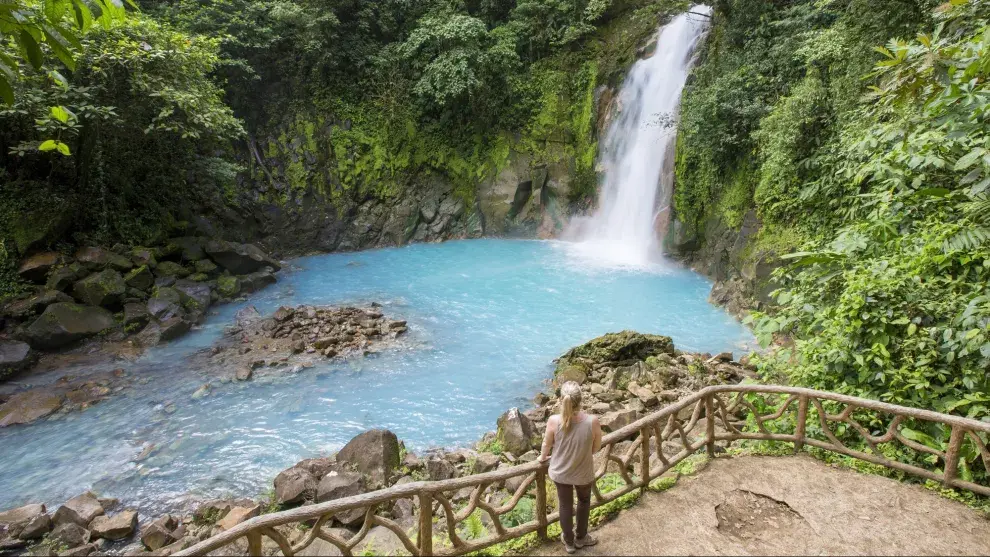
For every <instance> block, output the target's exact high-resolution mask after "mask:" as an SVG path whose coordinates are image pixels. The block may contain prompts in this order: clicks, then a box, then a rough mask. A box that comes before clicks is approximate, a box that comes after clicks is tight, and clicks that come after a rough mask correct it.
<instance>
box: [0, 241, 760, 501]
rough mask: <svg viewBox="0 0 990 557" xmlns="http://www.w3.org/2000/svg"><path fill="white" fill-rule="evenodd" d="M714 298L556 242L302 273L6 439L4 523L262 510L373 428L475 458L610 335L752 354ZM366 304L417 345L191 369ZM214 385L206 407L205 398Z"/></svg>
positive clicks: (473, 247) (323, 261) (374, 257)
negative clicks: (252, 371) (125, 383)
mask: <svg viewBox="0 0 990 557" xmlns="http://www.w3.org/2000/svg"><path fill="white" fill-rule="evenodd" d="M710 288H711V284H710V283H709V282H708V281H707V280H705V279H704V278H702V277H701V276H699V275H697V274H695V273H693V272H691V271H688V270H685V269H683V268H680V267H678V266H676V265H674V264H672V263H670V264H668V263H663V262H659V263H656V264H653V265H650V266H648V267H646V268H621V267H620V268H615V267H607V266H599V265H597V264H595V263H594V262H593V261H590V260H587V259H584V258H582V257H581V256H580V254H579V253H576V252H575V251H574V250H572V249H570V248H569V247H568V244H566V243H561V242H543V241H524V240H518V241H517V240H471V241H456V242H447V243H443V244H419V245H413V246H408V247H403V248H395V249H382V250H374V251H366V252H358V253H346V254H331V255H320V256H313V257H305V258H301V259H297V260H294V261H292V262H291V266H290V268H289V269H287V270H285V271H283V272H282V273H281V275H280V277H279V282H278V284H276V285H273V286H271V287H269V288H268V289H266V290H264V291H262V292H259V293H257V294H254V295H253V296H251V298H250V299H249V300H248V301H247V302H243V303H238V304H229V305H224V306H218V307H216V308H213V309H214V310H215V312H214V313H213V314H212V315H211V316H210V318H209V319H208V321H207V323H206V324H205V325H204V326H203V327H202V328H201V329H199V330H197V331H195V332H193V333H191V334H189V335H187V336H186V337H184V338H182V339H181V340H179V341H177V342H173V343H171V344H168V345H165V346H162V347H159V348H156V349H154V350H152V351H150V352H149V353H148V354H146V355H145V356H143V357H141V358H140V359H139V360H138V361H136V362H133V363H130V364H126V365H125V366H124V367H126V368H128V371H129V372H131V373H133V374H134V375H136V376H137V377H138V378H139V379H140V380H139V381H138V382H136V384H134V385H133V386H131V387H129V388H128V389H126V390H125V391H123V392H121V393H119V394H117V395H114V396H112V397H111V398H109V399H108V400H106V401H104V402H102V403H100V404H98V405H96V406H94V407H92V408H90V409H88V410H86V411H83V412H76V413H72V414H68V415H65V416H62V417H60V418H58V419H56V420H50V421H43V422H40V423H35V424H30V425H27V426H19V427H11V428H6V429H0V485H2V488H0V509H5V508H9V507H12V506H15V505H18V504H24V503H27V502H45V503H49V504H58V503H61V502H62V501H64V500H66V499H67V498H69V497H72V496H74V495H76V494H78V493H80V492H81V491H83V490H85V489H94V490H96V491H97V492H99V493H100V494H101V495H104V496H111V497H117V498H120V499H121V500H122V501H123V502H124V503H125V504H129V505H134V506H137V507H139V508H141V509H142V510H143V511H144V512H143V513H142V514H143V515H144V516H148V513H152V514H153V513H156V512H164V511H167V510H171V509H175V508H178V507H182V506H184V505H185V504H187V503H189V502H190V501H191V500H196V499H202V498H210V497H221V496H230V495H237V496H255V495H258V494H260V493H263V492H264V491H265V490H266V489H268V488H269V487H270V486H271V484H270V482H271V479H272V478H273V477H274V476H275V475H276V474H277V473H278V471H280V470H281V469H283V468H285V467H287V466H291V465H292V464H294V463H295V462H297V461H299V460H300V459H303V458H307V457H311V456H318V455H327V454H332V453H333V452H334V451H335V450H337V449H339V448H340V447H341V446H342V445H343V444H344V443H346V442H347V440H348V439H350V438H351V437H353V436H354V435H355V434H357V433H359V432H361V431H363V430H365V429H368V428H373V427H385V428H389V429H391V430H392V431H394V432H395V433H396V434H397V435H398V436H399V438H400V439H402V440H404V442H405V443H406V445H407V446H408V447H409V448H411V449H413V450H423V449H428V448H431V447H440V446H444V447H452V446H468V445H471V444H473V443H474V442H475V441H477V440H478V439H479V438H480V437H481V436H482V435H483V434H484V432H486V431H489V430H492V429H494V427H495V421H496V419H497V418H498V416H499V415H500V414H501V413H502V412H503V411H505V410H506V409H507V408H509V407H512V406H519V407H521V408H526V407H528V406H530V405H531V402H530V400H531V399H532V397H533V395H534V394H535V393H536V392H538V391H539V390H541V389H543V388H545V386H546V381H547V380H548V379H549V378H550V376H551V374H552V370H553V363H552V360H553V359H554V358H555V357H557V356H559V355H560V354H562V353H563V352H564V351H566V350H567V349H568V348H570V347H572V346H575V345H577V344H579V343H581V342H583V341H585V340H588V339H590V338H593V337H595V336H598V335H601V334H603V333H606V332H610V331H618V330H622V329H634V330H638V331H641V332H651V333H660V334H665V335H670V336H671V337H673V339H674V342H675V344H676V346H677V347H678V348H680V349H683V350H693V351H708V352H716V351H723V350H732V351H735V352H736V353H737V354H739V353H740V352H743V351H747V350H749V349H750V348H751V347H752V345H751V336H750V334H749V333H748V331H746V329H745V328H744V327H743V326H741V325H740V324H739V323H738V322H736V321H735V320H734V319H732V318H731V317H730V316H729V315H727V314H726V313H725V312H723V311H722V310H720V309H718V308H715V307H713V306H712V305H710V304H709V303H708V302H707V301H706V299H707V295H708V291H709V289H710ZM372 301H377V302H379V303H382V304H383V306H384V307H383V311H384V312H385V313H386V315H387V316H389V317H392V318H399V319H406V320H408V322H409V327H410V330H409V336H408V340H409V346H406V347H401V348H395V349H390V350H387V351H385V352H382V353H378V354H374V355H371V356H368V357H358V358H356V359H352V360H350V361H347V362H343V363H339V362H338V363H336V364H325V365H322V366H317V367H314V368H310V369H307V370H305V371H303V372H301V373H298V374H292V375H287V376H284V377H278V378H268V379H266V380H263V381H257V380H256V381H251V382H247V383H226V384H219V383H217V382H216V381H215V379H216V370H204V369H194V367H195V366H191V365H190V363H189V362H188V358H189V356H190V355H191V354H193V353H196V352H197V351H201V350H206V349H208V347H209V346H211V345H212V343H213V342H214V341H215V340H216V339H217V337H218V336H219V335H220V334H221V331H222V330H223V328H224V327H225V326H226V325H228V324H229V323H231V321H232V318H233V314H234V313H235V312H236V311H237V310H238V309H240V308H242V307H244V306H246V305H254V306H255V307H257V308H258V310H260V311H261V312H262V313H263V314H264V313H269V312H271V311H274V310H275V309H276V308H277V307H278V306H280V305H296V304H302V303H307V304H369V303H371V302H372ZM114 365H115V366H116V365H120V364H119V363H117V364H114ZM207 381H211V382H212V383H213V385H214V389H213V392H212V394H211V395H210V396H208V397H205V398H200V399H193V398H192V397H191V395H192V393H193V392H194V391H195V390H196V389H197V388H198V387H199V386H201V385H202V384H203V383H204V382H207ZM142 453H145V455H150V456H147V457H146V458H143V459H140V458H139V455H141V454H142Z"/></svg>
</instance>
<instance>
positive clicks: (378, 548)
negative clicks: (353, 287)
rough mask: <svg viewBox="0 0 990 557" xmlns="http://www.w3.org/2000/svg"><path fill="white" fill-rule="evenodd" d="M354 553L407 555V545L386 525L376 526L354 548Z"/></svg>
mask: <svg viewBox="0 0 990 557" xmlns="http://www.w3.org/2000/svg"><path fill="white" fill-rule="evenodd" d="M353 552H354V553H353V554H354V555H405V554H407V553H408V552H407V551H406V546H405V545H403V544H402V542H401V541H400V540H399V538H398V536H396V535H395V533H394V532H392V531H391V530H389V529H388V528H387V527H385V526H375V527H374V528H371V529H370V530H368V534H367V535H366V536H365V537H364V539H362V540H361V542H360V543H358V544H357V546H355V547H354V549H353Z"/></svg>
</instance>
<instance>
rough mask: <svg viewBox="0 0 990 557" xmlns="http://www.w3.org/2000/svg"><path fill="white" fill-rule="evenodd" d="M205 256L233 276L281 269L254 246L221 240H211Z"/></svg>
mask: <svg viewBox="0 0 990 557" xmlns="http://www.w3.org/2000/svg"><path fill="white" fill-rule="evenodd" d="M206 254H207V255H209V256H210V259H212V260H213V261H214V262H216V264H217V265H219V266H220V267H223V268H224V269H226V270H228V271H230V273H231V274H234V275H245V274H248V273H254V272H256V271H260V270H262V269H264V268H265V267H271V268H272V269H274V270H276V271H278V270H280V269H281V268H282V267H281V265H279V264H278V262H276V261H275V260H273V259H272V258H270V257H268V255H267V254H266V253H265V252H263V251H261V249H260V248H259V247H258V246H255V245H254V244H238V243H234V242H225V241H223V240H211V241H210V242H208V243H207V244H206Z"/></svg>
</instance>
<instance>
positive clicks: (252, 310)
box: [234, 306, 261, 327]
mask: <svg viewBox="0 0 990 557" xmlns="http://www.w3.org/2000/svg"><path fill="white" fill-rule="evenodd" d="M258 319H261V313H259V312H258V308H256V307H254V306H247V307H245V308H241V309H239V310H237V313H235V314H234V323H236V324H237V326H238V327H246V326H248V325H250V324H251V323H253V322H254V321H256V320H258Z"/></svg>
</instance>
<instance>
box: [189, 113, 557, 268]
mask: <svg viewBox="0 0 990 557" xmlns="http://www.w3.org/2000/svg"><path fill="white" fill-rule="evenodd" d="M341 126H342V124H333V123H329V124H321V125H320V126H317V127H315V128H314V127H312V126H304V127H300V126H299V125H298V124H291V125H286V126H285V127H283V128H279V129H278V130H277V133H271V134H269V135H270V137H269V138H267V139H264V140H262V139H258V140H255V141H252V145H253V144H255V143H257V144H259V145H264V147H262V148H260V149H255V148H253V147H249V149H248V153H246V154H245V156H246V157H249V160H248V161H246V162H247V163H248V164H249V165H251V171H250V172H247V173H245V175H244V176H243V177H242V179H243V180H244V181H245V183H244V184H242V187H240V188H239V190H241V191H244V192H246V193H243V194H242V195H241V196H240V197H239V198H238V199H237V202H236V205H237V206H238V207H239V208H240V209H239V210H232V209H231V205H229V204H228V203H226V202H223V203H220V202H217V203H208V204H206V206H204V207H200V208H198V210H191V211H190V212H189V214H187V215H182V217H183V218H184V219H185V220H187V221H189V222H191V223H193V226H195V228H196V232H197V233H200V234H206V235H213V234H216V235H222V236H224V237H227V238H230V239H233V240H237V241H241V242H257V243H259V244H260V245H262V246H263V247H265V248H266V249H268V250H270V251H271V252H272V253H275V254H278V255H279V256H282V257H287V256H293V255H299V254H304V253H312V252H332V251H352V250H361V249H369V248H376V247H385V246H401V245H405V244H409V243H413V242H436V241H442V240H450V239H461V238H478V237H482V236H504V237H525V238H535V237H541V238H549V237H553V236H555V235H556V234H557V233H559V232H560V230H561V229H562V228H563V226H564V224H565V223H566V221H567V218H568V212H569V207H568V199H569V198H571V197H572V192H571V187H572V176H573V173H574V160H573V157H572V156H570V155H568V154H567V153H566V152H564V151H563V150H561V151H560V152H551V153H549V154H546V153H545V154H543V155H542V156H541V157H539V158H537V157H535V156H534V155H532V154H530V153H527V152H524V150H523V149H522V148H521V147H520V146H517V145H516V146H513V145H510V146H509V148H508V153H507V155H505V156H504V158H500V161H499V163H498V164H497V165H495V166H494V168H493V169H492V170H491V171H489V172H487V173H479V174H481V176H480V177H479V176H478V174H475V175H474V176H473V178H472V179H471V180H472V181H471V182H470V183H464V179H463V178H458V177H454V176H450V175H448V174H446V173H444V172H442V171H435V170H423V169H419V170H415V169H412V167H410V168H406V169H401V170H399V171H396V172H395V173H394V174H388V175H387V176H384V177H382V178H381V183H377V182H376V183H371V184H369V183H367V181H368V180H365V183H363V184H361V185H351V184H348V183H346V179H347V178H346V176H347V175H346V174H345V173H344V172H343V171H341V170H340V167H339V161H338V160H337V159H335V158H333V156H331V155H325V154H321V153H314V152H313V150H314V149H315V147H313V148H308V147H307V145H310V146H313V145H332V144H333V136H334V131H335V130H337V129H342V128H341ZM307 134H309V137H307ZM331 150H332V149H331ZM548 160H549V161H550V162H547V161H548ZM486 174H487V175H486Z"/></svg>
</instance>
